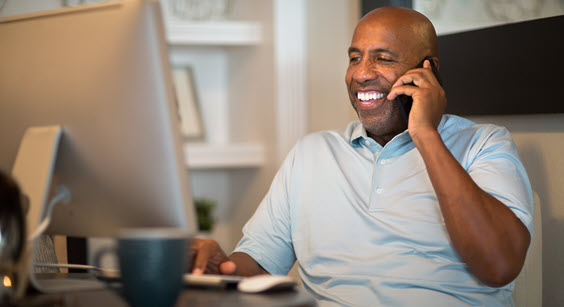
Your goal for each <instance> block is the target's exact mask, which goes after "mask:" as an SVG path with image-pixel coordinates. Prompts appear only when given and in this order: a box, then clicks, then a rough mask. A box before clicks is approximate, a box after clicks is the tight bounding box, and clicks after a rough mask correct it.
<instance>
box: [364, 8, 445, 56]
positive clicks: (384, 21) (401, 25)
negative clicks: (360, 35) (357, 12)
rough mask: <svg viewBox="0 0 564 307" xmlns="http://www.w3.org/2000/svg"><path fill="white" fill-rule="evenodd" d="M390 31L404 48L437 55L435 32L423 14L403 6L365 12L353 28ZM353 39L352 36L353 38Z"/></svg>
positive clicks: (425, 54) (365, 30)
mask: <svg viewBox="0 0 564 307" xmlns="http://www.w3.org/2000/svg"><path fill="white" fill-rule="evenodd" d="M381 30H385V31H390V32H391V33H394V34H395V35H396V39H398V40H400V41H401V42H402V43H404V44H402V45H405V47H406V48H414V51H417V53H420V54H424V56H432V57H438V53H439V52H438V44H437V34H436V32H435V28H434V27H433V24H432V23H431V21H430V20H429V19H427V17H425V15H423V14H421V13H419V12H417V11H414V10H411V9H407V8H403V7H392V6H387V7H382V8H379V9H375V10H373V11H371V12H369V13H368V14H366V15H365V16H364V17H363V18H362V19H361V20H360V22H359V23H358V25H357V27H356V29H355V35H357V32H359V31H362V32H368V33H369V32H374V31H381ZM353 39H354V38H353Z"/></svg>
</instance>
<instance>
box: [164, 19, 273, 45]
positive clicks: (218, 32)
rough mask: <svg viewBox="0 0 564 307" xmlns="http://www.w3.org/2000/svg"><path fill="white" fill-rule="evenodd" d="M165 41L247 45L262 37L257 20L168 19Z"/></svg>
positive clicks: (187, 43)
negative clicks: (193, 20) (192, 20)
mask: <svg viewBox="0 0 564 307" xmlns="http://www.w3.org/2000/svg"><path fill="white" fill-rule="evenodd" d="M166 32H167V35H166V36H167V41H168V43H169V44H170V45H202V46H249V45H257V44H259V43H260V42H261V39H262V27H261V24H260V23H258V22H242V21H209V22H182V21H170V22H169V23H167V24H166Z"/></svg>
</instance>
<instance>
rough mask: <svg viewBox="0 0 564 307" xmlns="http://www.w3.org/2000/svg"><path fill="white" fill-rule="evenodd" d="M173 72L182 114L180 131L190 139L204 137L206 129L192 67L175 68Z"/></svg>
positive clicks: (180, 113) (179, 108) (179, 109)
mask: <svg viewBox="0 0 564 307" xmlns="http://www.w3.org/2000/svg"><path fill="white" fill-rule="evenodd" d="M172 74H173V80H174V87H175V89H176V99H177V102H178V113H179V115H180V131H181V133H182V135H183V136H184V137H186V138H188V139H202V138H203V137H204V129H203V125H202V116H201V114H200V108H199V102H198V95H197V93H196V87H195V86H194V76H193V74H192V69H191V68H190V67H182V68H174V69H173V71H172Z"/></svg>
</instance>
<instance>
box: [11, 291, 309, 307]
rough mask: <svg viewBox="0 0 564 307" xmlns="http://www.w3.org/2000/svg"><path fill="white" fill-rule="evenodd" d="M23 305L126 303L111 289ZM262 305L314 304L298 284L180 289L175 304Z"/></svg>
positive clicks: (116, 306)
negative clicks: (247, 289)
mask: <svg viewBox="0 0 564 307" xmlns="http://www.w3.org/2000/svg"><path fill="white" fill-rule="evenodd" d="M16 306H22V307H23V306H25V307H44V306H45V307H46V306H49V307H53V306H56V307H70V306H72V307H99V306H104V307H127V306H128V305H127V303H126V302H125V300H123V299H122V298H121V297H120V296H119V295H117V294H116V293H114V292H113V291H111V290H91V291H90V290H89V291H76V292H67V293H63V294H35V295H31V296H30V297H27V298H26V299H25V300H24V301H23V302H21V304H19V305H16ZM184 306H187V307H188V306H189V307H203V306H206V307H207V306H220V307H232V306H233V307H235V306H237V307H264V306H273V307H277V306H296V307H306V306H317V303H316V302H315V300H314V299H313V297H312V296H311V295H310V294H309V292H307V290H305V289H304V288H302V287H298V288H296V289H295V290H290V291H279V292H271V293H264V294H246V293H241V292H239V291H237V290H235V289H212V288H206V289H204V288H184V290H183V291H182V293H181V294H180V296H179V298H178V301H177V302H176V307H184Z"/></svg>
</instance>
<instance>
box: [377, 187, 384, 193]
mask: <svg viewBox="0 0 564 307" xmlns="http://www.w3.org/2000/svg"><path fill="white" fill-rule="evenodd" d="M383 192H384V189H382V188H377V189H376V193H377V194H382V193H383Z"/></svg>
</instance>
